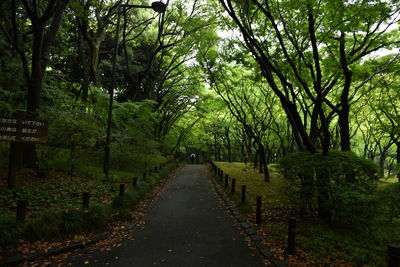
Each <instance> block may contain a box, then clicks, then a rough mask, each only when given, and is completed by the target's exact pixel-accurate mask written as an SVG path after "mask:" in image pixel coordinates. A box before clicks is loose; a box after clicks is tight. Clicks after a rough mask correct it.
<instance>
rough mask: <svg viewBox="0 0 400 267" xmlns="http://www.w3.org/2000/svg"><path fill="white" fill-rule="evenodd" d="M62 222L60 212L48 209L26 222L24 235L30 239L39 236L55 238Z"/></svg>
mask: <svg viewBox="0 0 400 267" xmlns="http://www.w3.org/2000/svg"><path fill="white" fill-rule="evenodd" d="M62 224H63V220H62V216H61V212H59V211H57V210H48V211H45V212H42V213H40V214H38V217H37V218H35V219H32V220H31V221H29V222H27V227H26V231H25V233H24V235H25V236H26V237H27V238H29V239H32V240H37V239H41V238H56V237H59V236H60V234H61V231H60V228H61V227H60V226H61V225H62Z"/></svg>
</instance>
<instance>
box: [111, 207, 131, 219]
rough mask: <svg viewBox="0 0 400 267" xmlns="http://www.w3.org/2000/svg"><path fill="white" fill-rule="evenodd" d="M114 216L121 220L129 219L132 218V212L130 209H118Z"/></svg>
mask: <svg viewBox="0 0 400 267" xmlns="http://www.w3.org/2000/svg"><path fill="white" fill-rule="evenodd" d="M115 218H116V219H117V220H121V221H130V220H132V213H131V211H130V209H118V210H117V213H116V214H115Z"/></svg>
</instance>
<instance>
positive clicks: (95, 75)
mask: <svg viewBox="0 0 400 267" xmlns="http://www.w3.org/2000/svg"><path fill="white" fill-rule="evenodd" d="M100 43H101V42H99V41H96V42H91V44H90V76H91V77H92V81H93V85H94V86H96V87H101V79H100V75H99V55H100Z"/></svg>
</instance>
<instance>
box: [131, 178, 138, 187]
mask: <svg viewBox="0 0 400 267" xmlns="http://www.w3.org/2000/svg"><path fill="white" fill-rule="evenodd" d="M137 180H138V178H137V177H133V178H132V186H133V187H136V186H137Z"/></svg>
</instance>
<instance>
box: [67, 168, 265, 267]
mask: <svg viewBox="0 0 400 267" xmlns="http://www.w3.org/2000/svg"><path fill="white" fill-rule="evenodd" d="M169 183H170V185H169V187H168V188H167V190H166V191H165V193H164V194H163V195H162V196H161V197H160V198H159V199H158V200H157V202H156V203H155V204H154V206H153V208H152V209H151V211H150V212H149V214H148V215H147V219H146V224H145V225H144V226H143V228H140V229H137V230H136V231H134V233H133V237H134V240H127V241H126V242H125V243H126V245H124V246H122V247H119V248H114V249H113V250H112V251H109V252H97V251H96V252H93V253H90V254H89V253H88V254H86V255H85V254H83V255H81V256H74V257H73V258H72V260H73V265H74V266H105V265H107V266H133V267H135V266H137V267H147V266H174V267H179V266H182V267H183V266H185V267H186V266H189V267H196V266H207V267H212V266H216V267H217V266H218V267H229V266H232V267H233V266H234V267H246V266H249V267H258V266H263V264H262V261H261V258H260V257H259V256H258V254H257V252H253V251H251V250H250V249H249V248H248V247H247V244H246V242H245V241H244V238H243V237H242V236H241V235H240V234H239V232H238V230H237V229H236V228H235V227H234V226H233V221H232V219H231V218H230V217H229V216H228V214H227V211H225V209H223V208H222V207H221V205H220V203H219V201H218V197H217V196H216V194H215V193H214V191H213V189H212V188H211V185H210V184H209V182H208V177H207V176H206V172H205V166H203V165H187V166H185V167H184V168H183V169H181V170H180V171H179V172H178V173H177V176H176V177H175V178H172V179H171V180H170V182H169ZM88 255H91V256H92V257H91V258H90V259H89V260H90V263H89V264H86V265H85V264H84V261H85V260H87V259H88V257H87V256H88ZM116 258H117V259H116ZM95 260H96V261H97V262H94V261H95Z"/></svg>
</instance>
